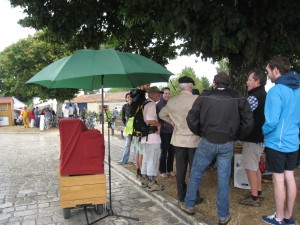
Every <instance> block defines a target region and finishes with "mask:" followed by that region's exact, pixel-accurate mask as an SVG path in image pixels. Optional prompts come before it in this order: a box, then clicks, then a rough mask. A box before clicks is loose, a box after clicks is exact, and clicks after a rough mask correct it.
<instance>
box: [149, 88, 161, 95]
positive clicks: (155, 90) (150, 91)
mask: <svg viewBox="0 0 300 225" xmlns="http://www.w3.org/2000/svg"><path fill="white" fill-rule="evenodd" d="M150 93H160V94H163V93H164V92H163V91H160V90H159V89H158V87H156V86H152V87H150V88H149V90H148V94H150Z"/></svg>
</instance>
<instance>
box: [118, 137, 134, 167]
mask: <svg viewBox="0 0 300 225" xmlns="http://www.w3.org/2000/svg"><path fill="white" fill-rule="evenodd" d="M130 145H131V135H130V134H129V135H128V136H127V137H126V144H125V148H124V151H123V156H122V159H121V160H120V161H119V162H122V163H128V160H129V155H130Z"/></svg>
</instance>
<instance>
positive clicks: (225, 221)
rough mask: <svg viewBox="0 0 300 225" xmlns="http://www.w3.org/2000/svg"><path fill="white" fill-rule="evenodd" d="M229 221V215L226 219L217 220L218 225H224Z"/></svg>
mask: <svg viewBox="0 0 300 225" xmlns="http://www.w3.org/2000/svg"><path fill="white" fill-rule="evenodd" d="M229 220H231V217H230V215H228V217H227V218H226V219H224V220H220V219H219V225H226V224H227V223H228V222H229Z"/></svg>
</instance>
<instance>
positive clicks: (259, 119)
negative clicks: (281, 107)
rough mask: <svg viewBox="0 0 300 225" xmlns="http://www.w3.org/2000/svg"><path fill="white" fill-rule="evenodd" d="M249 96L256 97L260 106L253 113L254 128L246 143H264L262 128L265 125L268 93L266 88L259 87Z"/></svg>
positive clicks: (249, 93) (250, 92)
mask: <svg viewBox="0 0 300 225" xmlns="http://www.w3.org/2000/svg"><path fill="white" fill-rule="evenodd" d="M248 95H249V96H254V97H255V98H256V99H257V101H258V106H257V107H256V109H254V111H253V119H254V128H253V129H252V131H251V133H250V134H249V135H248V136H247V138H246V139H245V141H248V142H254V143H259V142H264V135H263V133H262V126H263V125H264V123H265V115H264V110H265V102H266V95H267V93H266V91H265V86H259V87H256V88H254V89H252V90H251V91H249V92H248Z"/></svg>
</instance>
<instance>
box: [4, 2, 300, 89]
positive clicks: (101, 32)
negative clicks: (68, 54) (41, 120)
mask: <svg viewBox="0 0 300 225" xmlns="http://www.w3.org/2000/svg"><path fill="white" fill-rule="evenodd" d="M10 2H11V4H12V5H13V6H21V7H23V9H24V12H25V13H26V14H27V16H26V17H25V18H24V19H23V20H21V21H20V22H21V24H22V25H23V26H31V27H33V28H35V29H37V30H40V29H47V30H48V31H49V32H50V33H51V34H53V37H55V39H62V40H65V41H68V43H70V44H71V45H72V46H73V48H74V49H79V48H95V49H97V48H99V46H100V45H101V44H111V46H115V47H116V48H117V49H119V50H124V51H131V52H136V53H139V54H141V55H144V56H146V57H149V58H151V59H153V60H155V61H156V62H158V63H161V64H163V65H165V64H166V63H167V59H171V58H174V57H175V55H176V54H177V52H178V51H179V54H184V55H189V54H196V55H198V56H199V55H201V57H202V58H204V59H207V58H212V59H213V60H214V61H219V60H221V59H222V58H228V61H229V73H230V77H231V81H232V83H233V84H234V86H235V87H237V88H241V87H244V86H245V81H246V79H247V76H246V74H247V72H248V71H249V70H251V69H254V68H260V67H262V66H265V63H266V60H268V59H269V58H271V57H272V56H273V55H278V54H281V55H284V56H286V57H289V58H290V59H291V61H292V62H294V61H296V60H298V59H299V52H300V42H299V35H300V32H299V31H300V27H299V25H298V23H299V21H300V14H299V13H297V12H298V11H299V10H300V3H299V1H298V0H286V1H273V0H263V1H260V0H224V1H219V0H198V1H192V0H165V1H154V0H149V1H139V0H131V1H124V0H101V1H99V0H87V1H81V0H69V1H49V0H30V1H28V0H10ZM176 50H178V51H176Z"/></svg>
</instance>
